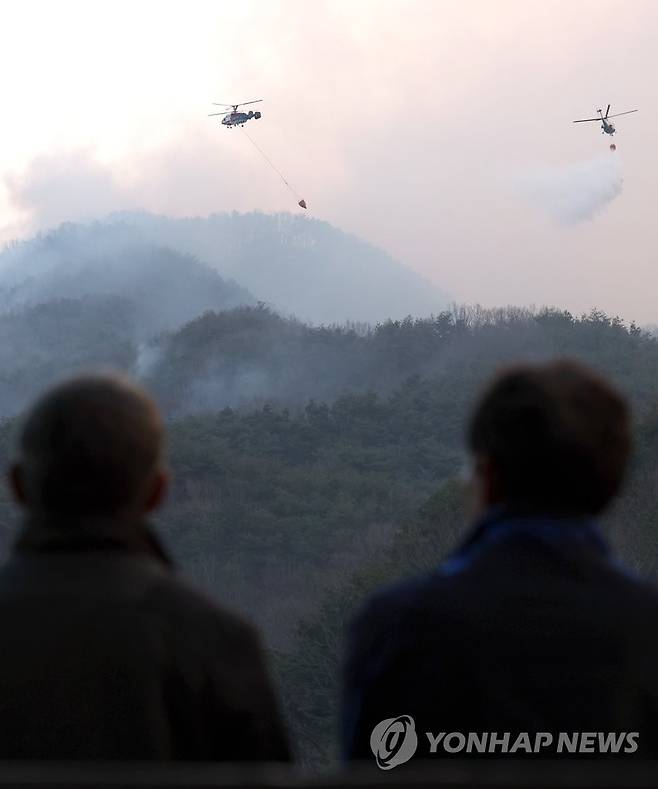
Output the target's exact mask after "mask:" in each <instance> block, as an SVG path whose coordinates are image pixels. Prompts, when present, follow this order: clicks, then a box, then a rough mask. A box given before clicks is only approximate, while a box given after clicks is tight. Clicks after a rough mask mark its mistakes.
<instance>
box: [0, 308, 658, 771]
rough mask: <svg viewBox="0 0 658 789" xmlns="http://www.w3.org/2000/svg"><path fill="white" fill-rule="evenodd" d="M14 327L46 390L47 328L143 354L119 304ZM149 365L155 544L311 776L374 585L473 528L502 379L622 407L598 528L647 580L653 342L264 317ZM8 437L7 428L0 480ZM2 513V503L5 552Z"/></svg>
mask: <svg viewBox="0 0 658 789" xmlns="http://www.w3.org/2000/svg"><path fill="white" fill-rule="evenodd" d="M25 315H28V316H29V319H30V320H31V321H32V322H33V323H34V327H35V336H38V337H39V338H40V343H41V345H39V347H38V348H36V346H35V347H34V348H32V347H30V344H29V343H26V344H23V345H18V346H16V347H17V348H18V349H19V353H20V354H21V355H24V356H25V357H26V367H25V370H26V372H25V375H26V376H28V375H29V370H30V369H36V370H38V369H40V365H41V367H42V368H43V369H44V370H45V371H46V372H48V374H51V373H53V372H54V370H51V369H50V368H48V367H47V365H48V354H49V347H50V346H49V345H48V343H49V335H50V334H51V332H52V327H53V326H58V327H59V328H58V331H59V335H58V337H67V338H68V339H67V340H66V343H65V344H64V346H63V347H64V350H63V351H62V352H63V353H65V354H66V355H71V358H73V359H74V358H75V354H76V353H77V354H79V358H80V359H81V360H84V361H85V362H86V361H90V362H91V361H96V360H97V359H101V358H102V359H104V360H105V361H106V362H108V363H111V364H114V365H119V366H122V367H125V368H127V369H130V368H131V366H132V368H133V369H134V368H135V365H136V364H137V361H136V358H137V357H136V354H139V353H142V355H143V354H144V349H143V348H139V347H137V346H135V344H134V343H133V342H132V340H131V333H132V328H131V323H130V320H131V319H130V303H129V302H122V301H119V302H112V301H107V302H102V301H99V302H95V303H92V302H91V301H89V302H88V301H77V302H73V303H69V302H64V301H62V302H58V303H53V304H51V305H49V306H48V308H47V309H46V308H37V307H35V308H33V310H32V312H30V313H27V312H26V313H24V316H25ZM3 320H4V321H5V322H4V323H0V330H2V331H3V333H4V332H11V331H12V328H11V326H12V324H11V318H9V317H6V318H5V319H3ZM101 324H103V325H105V326H106V331H105V332H101V331H98V330H97V327H98V326H100V325H101ZM95 327H96V328H95ZM78 330H79V331H78ZM4 336H8V335H7V334H6V333H5V334H4ZM18 341H19V342H20V337H19V340H18ZM11 342H12V344H13V343H14V340H12V341H11ZM51 344H52V343H51ZM51 350H52V352H53V354H55V351H54V350H53V349H51ZM148 351H149V353H150V354H151V358H150V361H149V363H148V364H143V367H144V370H143V380H144V381H145V382H146V383H147V385H148V386H149V387H150V388H151V389H152V390H153V391H155V392H156V394H157V396H158V398H159V399H160V401H161V402H162V403H163V404H164V405H165V407H166V409H167V413H168V420H169V421H168V428H169V439H170V441H169V443H170V456H171V465H172V469H173V472H174V479H175V483H174V487H173V490H172V494H171V497H170V500H169V503H168V505H167V507H166V508H165V510H164V511H163V513H162V515H161V516H160V517H159V519H158V521H159V527H160V529H161V531H162V533H163V534H164V536H165V538H166V541H167V542H168V543H169V545H170V547H171V549H172V551H173V553H174V555H175V556H177V557H178V559H179V561H180V562H181V563H182V565H183V566H184V567H185V569H186V570H187V571H188V572H189V573H190V574H191V575H193V576H194V577H195V579H196V580H197V582H198V583H201V584H203V585H204V586H206V587H207V588H208V589H209V590H210V591H211V592H212V593H213V594H215V595H217V596H218V597H219V598H220V599H222V600H224V601H225V602H226V603H228V604H232V605H235V606H237V607H238V608H240V609H241V610H243V611H245V612H246V613H247V614H248V615H250V616H251V617H252V618H253V619H255V620H256V621H257V623H258V624H259V625H260V626H261V627H262V628H263V629H264V631H265V634H266V638H267V641H268V643H269V645H270V647H271V649H272V650H273V656H274V657H275V663H276V666H277V672H278V675H279V678H280V681H281V683H282V686H283V688H284V690H285V699H286V706H287V709H288V712H289V715H290V718H291V722H292V724H293V728H294V731H295V733H296V737H297V738H298V741H299V743H300V746H301V749H302V755H303V758H304V759H305V760H307V761H310V762H312V763H314V764H320V763H326V762H327V761H330V760H331V759H332V758H333V757H334V756H335V736H334V734H335V722H336V718H335V713H336V706H335V699H336V695H335V694H336V682H337V671H338V666H339V660H340V654H341V649H342V629H343V626H344V623H345V621H346V619H347V618H348V617H349V615H350V614H351V612H352V611H353V610H354V608H355V607H356V606H357V605H358V604H359V603H360V602H361V601H362V600H363V597H364V595H365V594H366V593H367V592H368V591H369V590H371V589H372V588H374V586H376V585H377V584H379V583H381V582H385V581H390V580H393V579H395V578H397V577H400V576H401V575H404V574H406V573H408V572H415V571H418V570H421V569H426V568H428V567H431V566H433V565H435V564H436V563H437V562H438V561H439V560H440V558H441V557H442V556H444V555H445V554H446V552H448V551H449V550H450V548H451V546H453V545H454V544H455V542H456V541H457V539H458V538H459V536H460V535H461V534H462V533H463V532H464V530H465V529H466V527H467V518H466V516H465V514H464V509H463V506H462V504H463V495H462V490H461V482H460V472H461V469H462V464H463V462H464V453H463V444H462V437H463V432H464V427H465V420H466V418H467V415H468V413H469V410H470V408H471V407H472V404H473V401H474V399H475V397H476V396H477V393H478V391H479V390H480V387H481V386H482V383H483V382H484V380H485V379H486V378H487V377H488V376H489V375H490V374H491V372H492V371H493V370H494V369H496V368H498V367H500V366H501V365H503V364H506V363H510V362H512V361H516V360H519V359H527V358H545V357H549V356H555V355H561V356H571V357H575V358H578V359H582V360H584V361H586V362H587V363H588V364H590V365H592V366H593V367H595V368H596V369H599V370H601V371H603V372H604V373H605V374H606V375H608V376H610V377H611V378H612V379H613V380H614V381H615V382H616V383H617V384H618V385H619V386H620V387H621V388H622V389H623V391H624V392H626V394H627V395H628V396H629V398H630V399H631V401H632V403H633V406H634V411H635V419H636V425H637V436H638V440H637V446H636V453H635V459H634V469H633V474H632V476H631V479H630V480H629V483H628V485H627V488H626V492H625V494H624V497H623V498H622V500H621V502H620V504H619V506H618V507H617V509H616V511H615V512H614V513H612V514H611V516H610V517H609V519H608V528H609V529H610V531H611V534H612V537H613V539H614V541H615V542H616V543H617V545H618V546H619V548H620V550H621V551H622V554H623V556H624V558H625V559H626V561H627V562H628V563H629V564H631V565H633V566H634V567H636V568H637V569H639V570H641V571H642V572H644V573H646V574H648V575H651V576H653V577H655V578H657V579H658V536H656V535H658V515H657V514H656V513H658V485H656V468H658V463H657V459H658V341H656V340H655V339H654V338H653V337H651V336H650V335H648V334H645V333H644V332H642V331H640V330H639V329H638V328H637V327H635V326H632V325H631V326H630V327H629V326H625V325H624V324H623V322H622V321H620V320H619V319H615V318H609V317H607V316H605V315H604V314H602V313H600V312H597V311H593V312H591V313H590V314H589V315H586V316H583V317H580V318H576V317H574V316H572V315H570V314H569V313H567V312H562V311H556V310H543V311H539V312H532V311H528V310H518V309H506V310H497V311H486V310H480V309H465V308H464V309H457V310H454V311H452V312H446V313H440V314H438V315H436V316H434V317H433V318H428V319H422V320H420V319H419V320H415V319H411V318H409V319H406V320H403V321H387V322H384V323H381V324H379V325H377V326H375V327H371V328H368V327H354V326H343V327H333V328H326V327H325V328H322V327H315V328H314V327H309V326H307V325H305V324H302V323H300V322H297V321H294V320H290V319H285V318H282V317H280V316H278V315H276V314H275V313H273V312H272V311H271V310H269V309H267V308H266V307H264V306H258V307H253V308H247V307H240V308H237V309H235V310H231V311H228V312H224V313H208V314H206V315H204V316H202V317H201V318H198V319H195V320H194V321H192V322H190V323H188V324H187V325H185V326H183V327H182V328H181V329H179V330H176V331H173V332H168V333H165V334H163V335H161V337H160V338H159V339H158V340H157V341H156V342H154V343H153V344H151V345H150V346H149V348H148ZM30 354H32V356H30ZM9 355H10V354H9V353H8V352H6V358H5V362H6V361H7V359H8V358H9ZM59 358H60V357H57V356H56V355H54V356H53V359H54V361H53V362H52V366H53V367H57V365H58V364H59V363H60V361H61V360H60V361H58V359H59ZM61 358H63V357H61ZM28 362H29V366H28V364H27V363H28ZM62 369H63V370H64V368H62ZM46 372H44V374H43V376H44V379H45V377H47V375H46ZM195 382H197V384H196V389H195ZM4 385H5V386H6V385H7V384H6V382H5V384H4ZM240 389H242V390H244V391H243V394H245V393H246V395H247V396H245V397H242V399H241V398H240V397H237V396H236V392H239V391H240ZM14 391H18V390H14ZM200 391H202V393H203V394H202V395H200V394H199V392H200ZM195 398H196V399H195ZM232 398H233V399H235V400H236V405H235V406H234V407H227V402H228V401H230V400H231V399H232ZM20 402H21V401H20V399H17V400H16V402H15V405H16V407H17V408H18V407H19V405H20ZM23 402H24V401H23ZM15 426H16V421H15V420H5V422H3V423H1V426H0V465H3V466H4V465H5V464H6V462H7V459H8V457H9V452H10V449H9V447H10V441H11V435H12V432H13V431H14V430H15ZM13 513H14V511H13V509H12V508H11V507H10V505H9V503H8V501H7V497H6V492H5V491H3V493H2V495H0V519H1V522H2V529H1V530H0V550H3V549H6V546H7V544H8V542H9V541H10V539H11V529H12V527H11V523H12V520H13Z"/></svg>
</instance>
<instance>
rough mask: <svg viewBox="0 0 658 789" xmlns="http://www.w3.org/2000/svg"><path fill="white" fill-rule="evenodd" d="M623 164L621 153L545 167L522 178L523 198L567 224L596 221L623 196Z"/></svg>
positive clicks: (520, 190)
mask: <svg viewBox="0 0 658 789" xmlns="http://www.w3.org/2000/svg"><path fill="white" fill-rule="evenodd" d="M623 183H624V181H623V177H622V171H621V161H620V158H619V156H618V155H617V154H613V153H610V154H608V155H606V156H597V157H596V158H595V159H588V160H587V161H584V162H574V163H573V164H568V165H563V166H542V167H540V168H536V169H535V170H533V171H531V172H529V173H527V174H526V175H524V176H523V177H522V178H521V179H519V183H518V190H519V192H520V194H521V196H522V197H523V198H525V199H526V200H527V201H529V202H530V203H532V204H533V205H535V206H537V207H538V208H540V209H541V210H543V211H545V212H546V213H548V214H549V216H551V217H552V218H553V219H554V220H555V221H556V222H558V223H560V224H563V225H576V224H578V223H580V222H584V221H587V220H591V219H593V218H594V217H595V216H596V215H597V214H599V213H600V212H601V211H602V210H603V209H604V208H605V207H606V206H607V205H608V204H609V203H611V202H612V201H613V200H614V199H615V198H616V197H618V196H619V195H620V194H621V191H622V187H623Z"/></svg>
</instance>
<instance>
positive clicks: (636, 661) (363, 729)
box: [343, 513, 658, 760]
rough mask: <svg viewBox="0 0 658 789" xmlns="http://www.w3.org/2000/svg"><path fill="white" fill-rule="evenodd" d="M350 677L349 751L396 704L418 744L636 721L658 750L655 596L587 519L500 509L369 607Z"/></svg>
mask: <svg viewBox="0 0 658 789" xmlns="http://www.w3.org/2000/svg"><path fill="white" fill-rule="evenodd" d="M344 688H345V691H344V693H345V695H344V704H343V745H344V753H345V755H346V757H347V758H348V759H361V758H363V759H366V758H367V759H370V760H372V759H373V755H372V751H371V749H370V743H369V738H370V734H371V732H372V729H373V727H374V726H375V725H376V724H377V723H379V722H380V721H382V720H383V719H387V718H393V717H397V716H400V715H410V716H412V718H413V719H414V721H415V726H416V731H417V732H418V743H419V744H418V751H417V753H418V754H419V755H421V754H423V755H425V756H429V742H428V739H427V737H426V735H425V733H426V732H428V731H430V732H433V733H437V732H461V733H469V732H499V733H500V732H512V733H513V734H514V733H520V732H529V733H533V732H535V733H536V732H551V733H555V734H558V733H560V732H630V731H636V732H639V738H638V741H637V745H638V746H639V747H638V751H637V752H636V755H638V756H640V757H648V758H655V757H656V756H658V595H657V594H656V591H655V590H654V588H653V587H652V586H650V585H649V584H647V583H644V582H642V581H640V580H638V579H637V578H635V577H633V576H632V575H630V574H629V573H627V572H626V571H625V570H623V569H622V568H621V567H620V566H618V565H617V564H616V563H615V561H614V560H613V558H612V557H611V556H610V553H609V550H608V548H607V547H606V545H605V542H604V540H603V539H602V537H601V535H600V533H599V531H598V529H597V527H596V525H595V524H593V523H592V522H589V521H585V520H564V519H563V520H560V519H550V518H527V517H526V518H523V517H511V516H506V515H505V514H504V513H497V514H492V515H491V516H490V517H489V518H487V519H485V520H484V521H483V522H482V523H481V524H480V526H479V527H478V528H477V529H476V530H475V532H474V533H473V535H472V536H471V538H470V539H469V540H468V541H467V543H466V544H465V545H464V546H463V548H462V549H461V550H460V551H459V552H458V553H457V554H456V555H455V556H454V557H453V558H452V559H451V560H450V561H448V562H447V563H446V564H445V565H444V566H443V567H441V568H440V569H439V570H437V571H436V572H434V573H431V574H430V575H428V576H426V577H423V578H420V579H418V580H414V581H411V582H408V583H402V584H400V585H398V586H396V587H394V588H391V589H388V590H385V591H384V592H382V593H380V594H378V595H377V596H376V597H374V599H372V600H371V601H370V602H369V603H368V604H367V605H366V607H365V609H364V610H363V612H362V613H361V614H360V615H359V616H358V617H357V618H356V620H355V621H354V623H353V624H352V627H351V631H350V636H349V650H348V659H347V664H346V670H345V678H344ZM456 744H458V741H457V740H453V745H456ZM550 751H551V749H550V748H549V749H547V753H546V755H549V754H550ZM473 752H475V751H473ZM565 752H566V751H565ZM437 754H438V755H439V756H441V755H447V754H446V753H445V751H442V750H439V751H437ZM457 755H458V756H461V757H464V756H465V755H466V753H465V752H464V751H462V752H461V753H458V754H457ZM550 755H554V754H550ZM498 756H499V758H500V753H499V754H498ZM526 758H527V756H526ZM576 758H578V757H576Z"/></svg>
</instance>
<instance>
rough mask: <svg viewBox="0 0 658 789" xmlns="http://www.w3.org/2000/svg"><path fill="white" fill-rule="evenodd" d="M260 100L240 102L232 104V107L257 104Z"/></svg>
mask: <svg viewBox="0 0 658 789" xmlns="http://www.w3.org/2000/svg"><path fill="white" fill-rule="evenodd" d="M259 101H262V99H254V101H241V102H240V103H239V104H233V105H232V106H233V107H244V105H245V104H258V102H259Z"/></svg>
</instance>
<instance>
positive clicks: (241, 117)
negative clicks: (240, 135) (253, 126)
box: [208, 99, 262, 129]
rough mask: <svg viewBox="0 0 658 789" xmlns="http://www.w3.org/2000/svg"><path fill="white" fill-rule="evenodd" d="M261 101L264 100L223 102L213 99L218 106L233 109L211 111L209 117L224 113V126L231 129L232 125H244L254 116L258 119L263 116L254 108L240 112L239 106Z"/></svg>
mask: <svg viewBox="0 0 658 789" xmlns="http://www.w3.org/2000/svg"><path fill="white" fill-rule="evenodd" d="M259 101H262V99H255V100H254V101H242V102H240V103H239V104H221V103H219V102H217V101H213V104H214V105H215V106H216V107H230V108H231V109H229V110H227V111H226V112H211V113H209V115H208V117H209V118H212V117H213V116H215V115H223V116H224V118H223V119H222V126H226V127H227V128H229V129H230V128H231V127H232V126H244V125H245V123H246V122H247V121H250V120H251V119H252V118H253V119H254V120H258V119H259V118H260V117H261V113H260V112H254V111H253V110H249V112H238V107H243V106H245V105H246V104H258V102H259Z"/></svg>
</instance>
